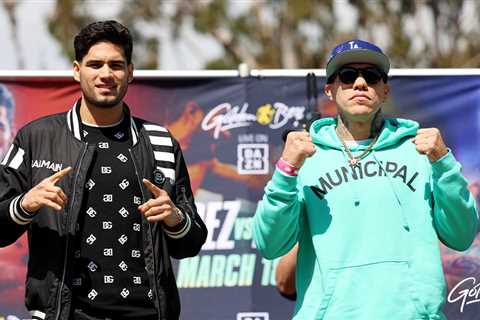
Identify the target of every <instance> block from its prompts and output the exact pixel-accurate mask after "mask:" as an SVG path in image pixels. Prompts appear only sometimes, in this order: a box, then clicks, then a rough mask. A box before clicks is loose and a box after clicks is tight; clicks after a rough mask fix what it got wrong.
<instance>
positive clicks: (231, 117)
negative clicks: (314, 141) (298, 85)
mask: <svg viewBox="0 0 480 320" xmlns="http://www.w3.org/2000/svg"><path fill="white" fill-rule="evenodd" d="M266 106H267V107H268V108H269V109H270V114H271V116H270V115H269V116H268V117H267V118H265V119H264V117H262V118H261V119H259V118H258V116H259V115H255V114H253V113H248V112H247V109H248V103H246V102H245V103H244V104H243V105H242V106H241V107H240V106H239V105H236V106H232V105H231V104H230V103H228V102H225V103H221V104H219V105H218V106H216V107H214V108H212V110H210V111H209V112H208V113H207V114H206V115H205V117H204V118H203V120H202V124H201V128H202V130H204V131H209V130H213V137H214V139H218V138H219V137H220V133H221V132H223V131H227V130H230V129H235V128H241V127H248V126H250V125H251V124H252V123H254V122H258V123H260V124H262V125H267V124H268V125H269V126H270V128H271V129H278V128H281V127H283V126H285V125H286V124H287V123H288V121H289V120H290V119H294V120H295V121H299V120H302V119H303V118H304V117H305V107H304V106H291V107H290V106H287V105H286V104H285V103H282V102H275V103H274V104H273V107H272V106H271V105H269V104H268V105H264V106H261V107H260V108H266ZM262 110H263V109H262ZM261 114H263V113H261Z"/></svg>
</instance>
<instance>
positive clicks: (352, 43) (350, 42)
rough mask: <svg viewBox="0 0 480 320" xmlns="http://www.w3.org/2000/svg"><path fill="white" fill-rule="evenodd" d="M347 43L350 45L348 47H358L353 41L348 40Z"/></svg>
mask: <svg viewBox="0 0 480 320" xmlns="http://www.w3.org/2000/svg"><path fill="white" fill-rule="evenodd" d="M348 44H349V45H350V49H358V48H359V46H358V44H357V43H356V42H355V41H349V42H348Z"/></svg>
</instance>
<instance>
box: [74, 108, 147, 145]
mask: <svg viewBox="0 0 480 320" xmlns="http://www.w3.org/2000/svg"><path fill="white" fill-rule="evenodd" d="M80 102H81V99H78V101H77V102H75V104H74V105H73V107H72V108H71V109H70V110H69V111H68V112H67V126H68V130H70V131H71V132H72V133H73V135H74V136H75V138H76V139H78V140H80V141H83V135H82V134H81V132H82V119H81V118H80ZM123 113H124V115H125V117H127V118H128V119H129V123H130V132H131V134H132V145H136V144H137V143H138V129H137V126H136V125H135V121H134V120H133V117H132V116H131V114H130V109H129V108H128V106H127V104H126V103H125V102H124V103H123Z"/></svg>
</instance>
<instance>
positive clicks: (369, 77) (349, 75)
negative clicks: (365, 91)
mask: <svg viewBox="0 0 480 320" xmlns="http://www.w3.org/2000/svg"><path fill="white" fill-rule="evenodd" d="M336 74H337V75H338V78H339V79H340V81H342V82H343V83H345V84H352V83H354V82H355V80H357V78H358V76H359V75H360V74H361V75H362V77H363V78H364V79H365V81H366V82H367V83H368V84H371V85H372V84H377V83H378V82H379V81H380V80H381V79H383V81H384V82H387V76H386V74H385V73H383V72H382V71H380V70H379V69H378V68H375V67H367V68H359V69H357V68H353V67H343V68H341V69H340V70H338V71H337V73H336Z"/></svg>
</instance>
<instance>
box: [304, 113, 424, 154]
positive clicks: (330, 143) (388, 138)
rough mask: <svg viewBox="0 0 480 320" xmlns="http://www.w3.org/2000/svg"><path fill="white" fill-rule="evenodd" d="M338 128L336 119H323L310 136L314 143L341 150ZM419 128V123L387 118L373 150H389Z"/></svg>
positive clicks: (318, 121) (318, 122)
mask: <svg viewBox="0 0 480 320" xmlns="http://www.w3.org/2000/svg"><path fill="white" fill-rule="evenodd" d="M336 126H337V119H335V118H323V119H319V120H317V121H315V122H314V123H313V124H312V125H311V127H310V136H311V137H312V140H313V143H315V144H317V145H322V146H325V147H328V148H333V149H338V150H341V149H342V148H343V145H342V143H341V142H340V139H339V138H338V136H337V133H336V131H335V128H336ZM418 127H419V125H418V123H417V122H415V121H412V120H407V119H398V118H385V119H384V124H383V127H382V131H381V132H380V136H379V137H378V139H377V141H376V142H375V145H374V146H373V150H381V149H384V148H388V147H390V146H393V145H396V144H397V143H399V142H400V141H401V140H403V139H405V138H408V137H414V136H415V135H416V133H417V130H418ZM356 148H358V149H362V148H364V146H362V145H359V146H357V147H356Z"/></svg>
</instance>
